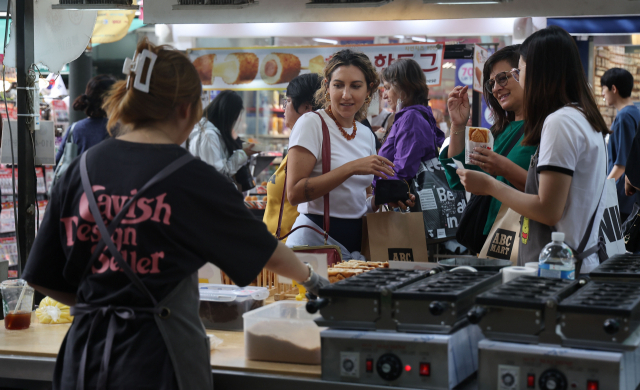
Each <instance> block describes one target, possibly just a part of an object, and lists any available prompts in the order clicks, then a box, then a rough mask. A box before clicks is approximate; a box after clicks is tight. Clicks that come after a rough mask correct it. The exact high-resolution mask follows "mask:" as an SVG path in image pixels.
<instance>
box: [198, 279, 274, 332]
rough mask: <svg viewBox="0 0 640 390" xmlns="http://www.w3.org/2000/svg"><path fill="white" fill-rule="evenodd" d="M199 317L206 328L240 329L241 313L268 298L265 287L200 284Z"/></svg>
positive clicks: (241, 323)
mask: <svg viewBox="0 0 640 390" xmlns="http://www.w3.org/2000/svg"><path fill="white" fill-rule="evenodd" d="M199 287H200V291H199V292H200V310H199V314H200V319H201V320H202V323H203V324H204V326H205V328H207V329H216V330H239V331H241V330H242V325H243V321H242V315H243V314H245V313H247V312H248V311H250V310H253V309H257V308H260V307H262V306H263V305H264V301H265V299H267V298H269V290H268V289H267V288H265V287H253V286H248V287H244V288H243V287H238V286H232V285H227V284H200V286H199Z"/></svg>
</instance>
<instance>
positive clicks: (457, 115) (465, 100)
mask: <svg viewBox="0 0 640 390" xmlns="http://www.w3.org/2000/svg"><path fill="white" fill-rule="evenodd" d="M468 90H469V87H468V86H466V85H465V86H464V87H455V88H454V89H453V90H452V91H451V92H450V93H449V99H448V100H447V107H448V108H449V117H450V118H451V125H452V126H455V125H458V126H465V125H466V124H467V122H468V121H469V116H470V115H471V106H470V105H469V94H468V93H467V91H468Z"/></svg>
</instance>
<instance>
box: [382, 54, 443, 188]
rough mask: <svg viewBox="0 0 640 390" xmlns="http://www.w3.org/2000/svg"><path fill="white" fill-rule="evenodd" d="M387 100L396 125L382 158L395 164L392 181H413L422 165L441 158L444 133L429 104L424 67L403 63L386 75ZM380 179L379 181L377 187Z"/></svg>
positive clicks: (411, 61) (387, 70) (384, 75)
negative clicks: (438, 125)
mask: <svg viewBox="0 0 640 390" xmlns="http://www.w3.org/2000/svg"><path fill="white" fill-rule="evenodd" d="M382 81H383V83H384V95H383V97H384V99H386V100H387V102H388V103H389V105H390V106H391V107H394V108H396V110H395V122H394V123H393V126H392V127H391V130H390V131H389V133H388V135H387V136H386V138H385V139H384V140H383V141H382V148H380V151H379V152H378V155H379V156H382V157H385V158H387V159H388V160H389V161H391V162H392V163H394V164H395V168H394V169H395V171H396V176H393V177H389V179H397V180H407V181H409V180H411V179H413V178H414V177H415V176H416V174H417V173H418V169H419V168H420V163H421V162H422V161H427V160H430V159H432V158H434V157H437V156H438V148H439V147H440V145H442V142H444V133H443V132H442V131H441V130H440V129H439V128H438V127H437V125H436V120H435V118H434V117H433V113H432V111H431V107H429V106H428V105H427V104H428V102H429V87H427V80H426V78H425V76H424V72H423V71H422V69H421V68H420V65H418V63H417V62H416V61H414V60H411V59H403V60H398V61H395V62H394V63H392V64H391V65H390V66H389V67H388V68H386V69H384V70H383V71H382ZM378 180H379V178H378V177H375V178H374V181H373V185H374V187H375V185H376V183H377V182H378Z"/></svg>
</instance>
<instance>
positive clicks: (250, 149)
mask: <svg viewBox="0 0 640 390" xmlns="http://www.w3.org/2000/svg"><path fill="white" fill-rule="evenodd" d="M254 146H256V144H249V145H247V146H246V147H245V148H244V149H242V150H244V152H245V153H246V154H247V156H252V155H254V154H257V153H260V152H257V151H255V150H253V147H254Z"/></svg>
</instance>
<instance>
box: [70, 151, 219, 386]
mask: <svg viewBox="0 0 640 390" xmlns="http://www.w3.org/2000/svg"><path fill="white" fill-rule="evenodd" d="M193 159H194V157H193V156H192V155H191V154H186V155H184V156H182V157H180V158H178V159H177V160H175V161H174V162H172V163H171V164H169V165H168V166H167V167H165V168H164V169H162V170H161V171H160V172H159V173H158V174H156V175H155V176H154V177H153V178H152V179H151V180H149V182H147V183H146V184H145V185H144V186H143V187H142V189H140V190H139V191H138V192H137V193H136V194H135V196H134V197H133V198H131V199H129V201H128V202H127V203H126V204H125V205H124V206H123V207H122V210H121V211H120V212H119V213H118V215H116V217H115V218H114V219H113V221H112V222H111V223H110V224H109V227H108V228H107V227H106V226H105V224H104V221H103V220H102V216H101V214H100V210H99V209H98V205H97V204H96V199H95V196H94V195H93V191H92V190H91V183H90V181H89V176H88V173H87V161H86V160H87V153H86V152H85V153H83V154H82V157H81V161H80V175H81V177H82V186H83V189H84V192H85V194H86V196H87V199H88V201H89V209H90V210H91V214H92V215H93V218H94V219H95V221H96V225H97V226H98V229H99V230H100V235H101V240H100V241H99V242H98V245H97V247H96V249H95V251H94V253H93V255H92V257H91V260H90V261H89V263H88V266H87V269H86V270H85V275H86V274H87V273H88V272H89V270H90V269H91V266H92V264H93V263H94V262H95V261H96V260H97V258H98V257H99V256H100V254H101V253H102V252H103V250H104V247H105V246H107V247H108V249H109V252H110V254H111V255H112V256H114V258H115V260H116V261H117V263H118V266H119V267H120V269H121V270H122V271H123V272H124V274H125V275H127V277H128V278H129V279H130V280H131V283H133V284H134V285H135V286H136V287H137V288H138V289H139V290H140V291H142V292H143V293H144V294H145V295H146V296H147V297H148V298H149V300H150V303H151V305H150V306H148V307H128V306H111V305H109V306H99V305H94V304H92V303H90V302H79V303H77V304H76V305H75V306H73V307H72V308H71V314H72V315H74V316H90V317H92V320H91V326H90V329H89V335H88V337H87V341H86V343H85V346H84V350H83V353H82V358H81V360H80V365H79V372H78V379H77V386H76V390H83V389H84V388H85V383H84V382H85V370H86V366H87V354H88V350H89V348H91V345H92V340H91V338H92V333H93V331H94V329H95V327H96V325H97V324H98V323H100V322H101V321H109V325H108V328H107V335H106V340H105V346H104V351H103V355H102V362H101V365H100V372H99V374H98V384H97V389H98V390H104V389H107V387H108V376H109V360H110V358H111V348H112V346H113V340H114V337H115V336H116V335H115V330H116V318H120V319H123V320H128V319H133V318H135V317H143V318H144V317H148V319H149V320H152V319H153V321H155V323H156V324H157V326H158V328H159V330H160V334H161V335H162V340H163V341H164V343H165V345H166V347H167V351H168V354H169V357H170V359H171V363H172V365H173V369H174V372H175V376H176V381H177V383H178V387H179V388H180V390H191V389H212V388H213V379H212V374H211V365H210V357H211V351H210V348H209V339H208V337H207V335H206V333H205V330H204V326H203V325H202V322H201V321H200V317H199V316H198V306H199V294H198V278H197V274H196V273H194V274H193V275H191V277H189V278H186V279H184V280H183V281H182V282H180V283H179V284H178V286H177V287H176V288H175V289H173V290H172V291H171V292H170V293H169V295H167V296H166V297H165V298H164V299H163V300H162V301H160V302H158V301H157V300H156V299H155V298H154V297H153V295H152V294H151V292H150V291H149V290H148V289H147V287H146V286H145V285H144V283H143V282H142V281H141V280H140V278H138V276H137V275H136V274H135V273H134V272H133V270H132V269H131V267H130V266H129V264H127V262H126V261H125V260H124V259H123V258H122V255H121V254H120V252H119V251H118V249H117V247H116V245H115V243H114V242H113V240H112V239H111V235H112V234H113V232H114V231H115V229H116V228H117V227H118V225H119V224H120V221H122V219H123V218H124V216H125V214H126V213H127V211H128V210H129V206H130V205H131V204H132V203H133V202H135V201H136V200H137V198H138V197H139V196H140V195H141V194H142V193H143V192H145V191H146V190H147V189H148V188H149V187H151V186H152V185H154V184H156V183H158V182H159V181H162V180H163V179H165V178H166V177H167V176H169V175H171V174H172V173H174V172H175V171H176V170H178V169H180V168H181V167H182V166H184V165H185V164H187V163H188V162H190V161H191V160H193ZM85 280H86V278H83V280H82V281H81V284H82V283H84V281H85ZM75 324H76V322H75V321H74V324H73V325H75ZM73 325H72V326H73ZM70 333H71V332H69V333H67V337H69V334H70ZM93 341H94V342H95V340H93ZM66 342H71V343H73V342H74V340H66V338H65V343H66Z"/></svg>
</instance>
